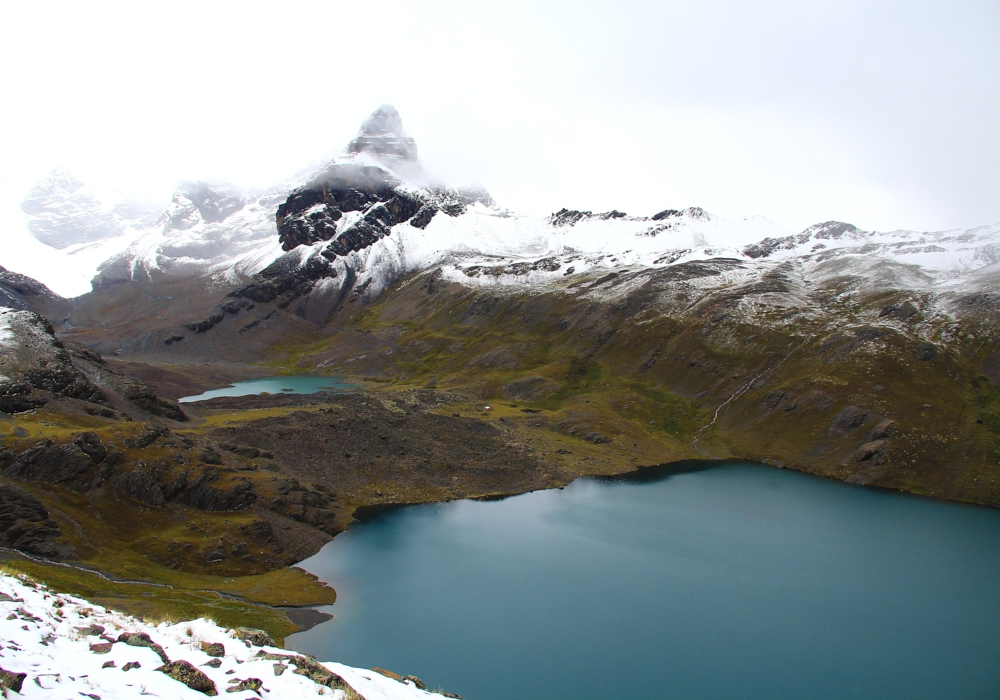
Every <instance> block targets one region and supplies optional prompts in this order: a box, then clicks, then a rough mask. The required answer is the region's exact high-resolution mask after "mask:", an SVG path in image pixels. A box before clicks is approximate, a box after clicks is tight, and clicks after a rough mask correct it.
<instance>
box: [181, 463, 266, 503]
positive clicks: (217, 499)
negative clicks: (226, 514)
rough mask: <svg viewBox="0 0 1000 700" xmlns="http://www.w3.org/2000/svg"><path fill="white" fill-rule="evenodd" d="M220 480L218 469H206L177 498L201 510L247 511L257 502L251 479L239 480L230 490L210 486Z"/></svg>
mask: <svg viewBox="0 0 1000 700" xmlns="http://www.w3.org/2000/svg"><path fill="white" fill-rule="evenodd" d="M218 478H219V472H218V470H216V469H205V470H204V471H202V473H201V474H200V475H199V476H198V477H197V478H195V480H194V481H192V482H191V483H189V484H188V485H187V486H185V487H184V490H183V491H181V493H180V495H179V496H178V497H177V498H178V500H179V501H181V502H182V503H186V504H187V505H189V506H192V507H194V508H198V509H199V510H207V511H213V510H245V509H247V508H249V507H250V506H252V505H253V504H254V503H255V502H256V501H257V494H256V493H254V490H253V484H252V483H250V480H249V479H241V480H237V481H236V483H235V484H234V485H233V486H232V487H231V488H229V489H224V488H217V487H215V486H210V484H211V483H212V482H214V481H216V480H217V479H218Z"/></svg>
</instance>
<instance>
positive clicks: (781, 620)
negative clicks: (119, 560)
mask: <svg viewBox="0 0 1000 700" xmlns="http://www.w3.org/2000/svg"><path fill="white" fill-rule="evenodd" d="M284 381H286V382H287V379H286V380H284ZM327 381H328V380H327ZM302 566H303V567H304V568H306V569H307V570H309V571H311V572H313V573H315V574H317V575H318V576H320V577H321V578H322V579H323V580H325V581H328V582H330V583H331V584H332V585H333V586H334V587H335V588H336V589H337V593H338V600H337V603H336V604H335V605H333V606H329V607H327V608H324V610H325V611H326V612H329V613H331V614H332V615H334V618H333V619H331V620H330V621H328V622H325V623H323V624H321V625H319V626H317V627H314V628H313V629H310V630H308V631H306V632H302V633H299V634H296V635H293V636H291V637H289V638H288V640H287V644H288V646H290V647H292V648H295V649H298V650H300V651H303V652H308V653H311V654H314V655H316V656H317V657H319V658H320V659H327V660H336V661H339V662H342V663H347V664H351V665H355V666H363V667H371V666H380V667H383V668H388V669H390V670H392V671H395V672H397V673H401V674H414V675H417V676H420V677H421V678H422V679H423V680H424V681H425V682H426V683H427V684H428V686H429V687H431V688H443V689H445V690H447V691H450V692H453V693H459V694H461V695H463V696H464V697H465V698H466V700H500V699H501V698H505V699H510V698H518V699H519V700H534V699H536V698H537V699H539V700H541V699H561V698H566V699H567V700H569V699H574V700H577V699H578V700H591V699H593V700H598V699H599V700H608V698H629V699H630V700H638V699H645V698H649V699H654V698H655V699H657V700H663V699H670V698H678V699H681V698H683V699H692V698H693V699H702V700H709V699H716V698H717V699H723V698H725V699H734V700H735V699H737V698H739V699H741V700H746V699H748V698H760V699H761V700H763V699H765V698H766V699H768V700H774V699H778V698H788V699H793V698H794V699H795V700H801V699H803V698H810V699H812V698H824V699H825V698H829V699H831V700H833V699H837V700H841V699H843V698H877V699H879V700H889V699H892V698H900V699H904V698H905V699H906V700H915V699H921V698H928V699H930V698H934V699H935V700H939V699H941V698H949V699H958V698H996V697H1000V511H996V510H992V509H987V508H979V507H974V506H965V505H958V504H951V503H943V502H937V501H932V500H928V499H923V498H918V497H913V496H906V495H903V494H898V493H894V492H887V491H879V490H874V489H866V488H863V487H857V486H851V485H848V484H843V483H840V482H835V481H830V480H826V479H821V478H818V477H813V476H809V475H805V474H800V473H797V472H792V471H786V470H780V469H775V468H772V467H765V466H761V465H755V464H747V463H738V462H728V463H721V464H718V463H717V464H704V463H701V464H699V463H686V464H679V465H672V466H670V467H663V468H655V469H652V470H646V471H644V472H642V473H640V474H639V475H637V476H635V477H632V478H627V477H623V478H613V479H581V480H579V481H576V482H574V483H573V484H571V485H570V486H567V487H566V488H565V489H562V490H553V491H540V492H535V493H530V494H524V495H521V496H516V497H512V498H508V499H506V500H502V501H457V502H453V503H446V504H434V505H424V506H410V507H405V508H398V509H390V510H384V511H381V512H379V513H378V514H376V515H372V516H371V517H369V519H366V520H364V521H362V522H360V523H357V524H355V525H353V526H352V528H351V530H350V531H348V532H346V533H344V534H341V535H338V536H337V537H336V538H335V539H334V540H333V541H332V542H331V543H329V544H328V545H327V546H326V547H324V549H323V550H322V551H321V552H319V553H318V554H317V555H316V556H314V557H312V558H310V559H308V560H306V561H305V562H303V564H302Z"/></svg>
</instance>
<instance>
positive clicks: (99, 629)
mask: <svg viewBox="0 0 1000 700" xmlns="http://www.w3.org/2000/svg"><path fill="white" fill-rule="evenodd" d="M73 629H75V630H76V631H77V632H79V633H80V634H82V635H83V636H84V637H100V636H101V635H102V634H104V626H103V625H88V626H87V627H74V628H73Z"/></svg>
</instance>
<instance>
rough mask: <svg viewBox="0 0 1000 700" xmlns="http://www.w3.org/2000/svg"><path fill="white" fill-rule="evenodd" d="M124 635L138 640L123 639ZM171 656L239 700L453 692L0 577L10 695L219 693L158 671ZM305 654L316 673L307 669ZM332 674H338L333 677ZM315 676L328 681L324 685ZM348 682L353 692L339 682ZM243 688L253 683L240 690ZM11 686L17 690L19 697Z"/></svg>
mask: <svg viewBox="0 0 1000 700" xmlns="http://www.w3.org/2000/svg"><path fill="white" fill-rule="evenodd" d="M122 635H125V636H126V637H127V638H128V641H117V640H118V639H119V637H120V636H122ZM142 635H147V637H143V636H142ZM149 644H152V645H158V648H154V646H149ZM208 644H221V645H222V649H221V650H220V649H219V648H218V647H216V648H214V649H212V648H209V650H210V651H212V652H213V653H214V654H216V655H209V653H207V652H206V651H204V650H203V646H207V645H208ZM220 653H221V656H218V655H217V654H220ZM265 656H266V657H267V658H265ZM277 656H282V657H286V658H281V659H279V658H276V657H277ZM164 657H166V658H168V659H169V660H170V662H172V663H175V664H176V663H177V662H180V661H186V662H188V663H190V664H191V665H192V666H193V667H194V668H196V669H197V670H198V671H200V672H201V673H203V674H204V676H205V677H206V678H207V679H208V680H209V681H211V683H212V684H214V686H215V689H216V692H217V693H218V694H222V693H226V694H227V695H231V697H234V698H258V697H261V698H283V699H284V698H289V699H291V698H295V699H301V698H307V697H314V696H322V697H329V698H331V699H333V698H349V697H361V698H365V700H421V699H432V698H437V699H438V700H440V699H441V698H442V697H443V696H442V695H439V694H435V693H430V692H427V691H424V690H420V689H419V688H417V687H416V686H415V685H414V683H413V681H410V680H405V681H399V680H393V679H391V678H388V677H386V676H383V675H381V674H379V673H376V672H374V671H369V670H365V669H359V668H352V667H350V666H344V665H342V664H338V663H330V662H323V663H322V664H316V663H315V662H313V660H312V659H310V658H308V657H303V656H302V655H299V654H296V653H295V652H290V651H287V650H285V649H281V648H278V647H273V646H257V645H255V644H252V643H251V642H249V641H243V640H241V639H239V638H238V637H237V633H236V632H234V631H233V630H227V629H223V628H221V627H219V626H217V625H216V624H215V623H213V622H211V621H209V620H204V619H200V620H193V621H190V622H179V623H175V624H170V623H161V624H159V625H151V624H148V623H145V622H141V621H139V620H137V619H135V618H132V617H129V616H127V615H123V614H121V613H117V612H113V611H109V610H106V609H105V608H102V607H100V606H96V605H91V604H90V603H88V602H87V601H85V600H82V599H80V598H76V597H74V596H70V595H63V594H59V593H55V592H53V591H51V590H49V589H47V588H45V587H44V586H41V585H38V584H35V583H33V582H32V581H30V580H28V579H21V578H18V577H15V576H12V575H10V574H7V573H0V669H2V671H4V672H6V674H3V673H0V686H5V687H6V688H8V690H7V691H6V693H5V695H6V697H12V698H13V697H24V698H52V699H53V700H67V698H78V699H81V698H83V699H86V698H90V699H91V700H94V699H100V700H112V699H117V698H122V699H124V698H129V699H133V698H139V697H159V698H170V699H172V700H190V699H197V698H204V697H206V695H211V694H212V693H211V691H209V692H208V693H205V692H202V691H200V690H193V689H192V688H189V687H188V686H187V685H185V684H184V683H182V682H180V681H178V680H174V679H173V678H172V677H170V676H168V675H167V674H166V673H164V672H163V671H160V670H158V669H159V668H161V667H163V666H164V660H163V659H164ZM295 659H300V660H301V665H303V666H307V667H311V668H312V669H313V671H311V672H309V673H305V672H302V671H300V670H299V669H297V667H296V662H295ZM310 662H312V663H311V664H310ZM210 664H211V665H210ZM317 669H318V670H317ZM327 672H329V673H330V674H332V675H331V676H329V677H326V676H323V674H325V673H327ZM18 674H24V675H23V676H20V675H18ZM310 676H311V677H310ZM314 677H326V678H328V680H327V682H326V684H322V683H320V682H318V681H317V680H314V679H313V678H314ZM254 679H256V680H257V681H260V683H257V682H255V680H254ZM341 684H343V685H345V686H347V687H348V688H349V690H346V691H345V690H343V689H338V688H335V686H337V685H341ZM18 685H19V688H18ZM237 687H243V688H245V689H243V690H238V691H236V692H233V690H232V689H233V688H237ZM253 687H258V688H259V690H257V691H255V690H252V689H251V688H253ZM11 689H17V694H15V692H12V690H11Z"/></svg>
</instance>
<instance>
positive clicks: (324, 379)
mask: <svg viewBox="0 0 1000 700" xmlns="http://www.w3.org/2000/svg"><path fill="white" fill-rule="evenodd" d="M356 388H357V386H356V385H355V384H350V383H348V382H345V381H344V378H343V377H330V376H320V375H316V374H290V375H282V376H277V377H262V378H260V379H248V380H246V381H245V382H236V383H235V384H232V385H230V386H227V387H223V388H221V389H211V390H210V391H206V392H205V393H203V394H198V395H196V396H185V397H184V398H181V399H178V401H179V402H180V403H188V402H191V401H204V400H205V399H214V398H216V397H219V396H248V395H250V394H263V393H268V394H315V393H316V392H318V391H347V390H349V389H356Z"/></svg>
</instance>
